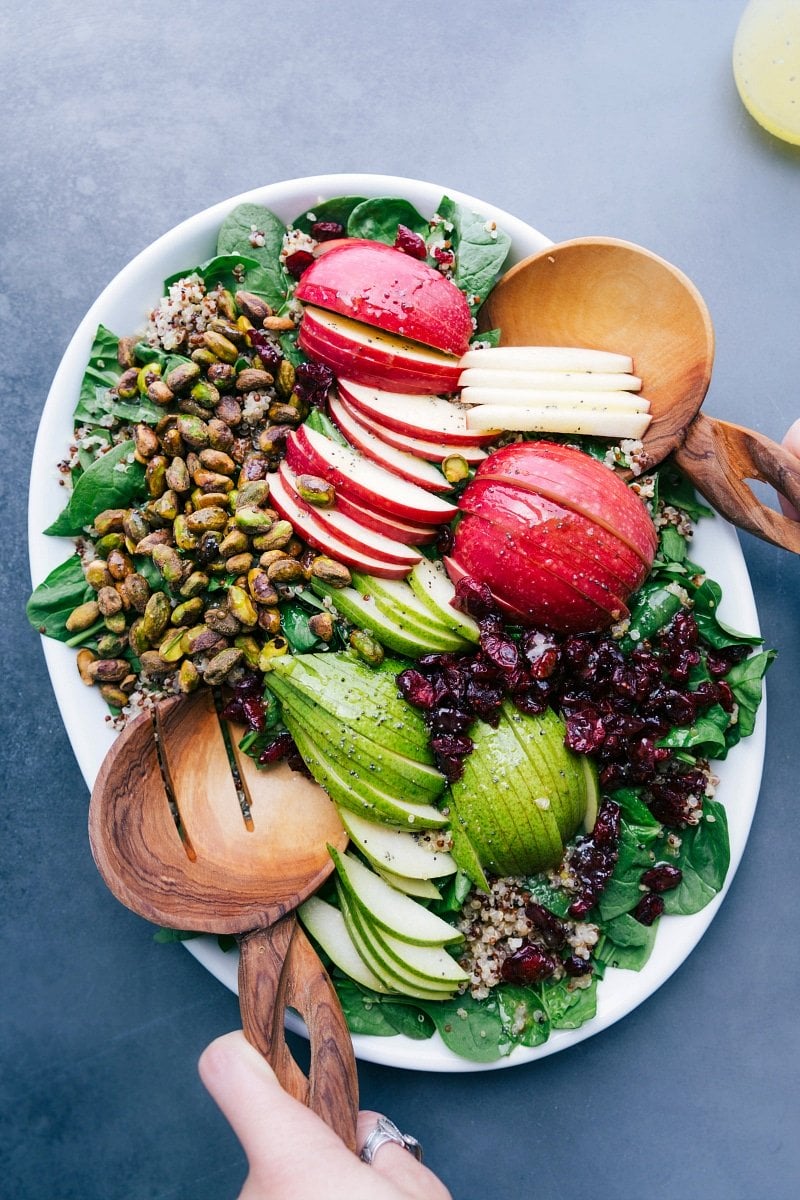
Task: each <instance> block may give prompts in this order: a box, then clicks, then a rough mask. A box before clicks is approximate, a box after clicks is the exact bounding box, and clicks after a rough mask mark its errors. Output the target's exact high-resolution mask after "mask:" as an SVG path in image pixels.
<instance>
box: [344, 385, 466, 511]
mask: <svg viewBox="0 0 800 1200" xmlns="http://www.w3.org/2000/svg"><path fill="white" fill-rule="evenodd" d="M328 412H329V413H330V415H331V417H332V419H333V420H334V422H335V423H336V425H337V426H338V428H339V432H340V433H342V434H344V436H345V437H346V438H347V440H348V442H349V443H350V445H351V446H355V448H356V450H360V451H361V453H362V454H366V456H367V458H371V459H372V461H373V462H376V463H380V465H381V466H382V467H385V468H386V470H387V471H392V472H393V473H394V474H395V475H399V476H400V478H401V479H408V480H409V481H410V482H411V483H416V484H417V485H418V486H419V487H422V488H427V490H428V491H430V492H449V491H450V488H451V485H450V484H449V483H448V482H447V480H446V479H445V477H444V475H443V474H442V472H441V471H440V470H439V469H438V468H437V467H434V466H432V465H431V463H429V462H425V460H424V459H420V458H417V457H416V456H415V455H413V454H409V453H407V451H405V450H398V449H397V447H396V446H390V445H389V443H388V442H385V441H384V440H383V439H382V438H380V437H378V435H377V434H376V433H373V432H372V431H371V430H370V429H368V428H367V427H366V425H363V424H362V423H361V421H359V420H358V418H357V417H354V416H353V415H352V413H351V412H349V411H348V410H347V409H346V408H345V407H344V405H343V404H342V402H341V401H340V400H339V399H338V397H336V396H330V397H329V398H328Z"/></svg>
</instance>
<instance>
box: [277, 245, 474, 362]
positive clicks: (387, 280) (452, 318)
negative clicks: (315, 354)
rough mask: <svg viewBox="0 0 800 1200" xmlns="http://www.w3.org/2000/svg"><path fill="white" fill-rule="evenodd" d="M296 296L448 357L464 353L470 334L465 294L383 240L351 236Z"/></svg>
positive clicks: (314, 269) (314, 268) (318, 263)
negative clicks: (441, 352)
mask: <svg viewBox="0 0 800 1200" xmlns="http://www.w3.org/2000/svg"><path fill="white" fill-rule="evenodd" d="M295 296H296V297H297V299H298V300H300V301H301V302H302V303H303V304H314V305H317V306H318V307H319V308H326V309H330V310H331V311H333V312H338V313H341V314H342V315H343V316H346V317H352V318H353V319H354V320H356V321H363V322H364V324H366V325H375V326H377V327H378V329H385V330H386V331H387V332H388V333H394V334H397V335H398V336H400V337H406V338H409V339H410V340H411V341H414V342H420V343H421V344H422V345H423V346H432V347H433V348H434V349H436V350H442V351H444V352H445V353H446V354H454V355H457V356H461V355H462V354H464V353H465V352H466V350H467V347H468V345H469V339H470V337H471V336H472V315H471V313H470V309H469V304H468V303H467V299H466V297H465V296H464V294H463V292H461V291H460V290H459V289H458V288H457V287H456V285H455V284H454V283H452V282H451V281H450V280H449V279H447V278H446V277H445V276H444V275H442V274H440V272H439V271H436V270H434V268H433V267H429V266H428V264H427V263H426V262H423V261H422V260H421V259H418V258H411V257H410V256H409V255H408V254H403V253H402V251H400V250H395V249H394V247H393V246H387V245H385V244H384V243H383V242H371V241H367V240H366V239H363V238H352V239H350V240H348V241H347V242H345V243H344V244H343V245H341V246H337V247H336V248H335V249H331V250H328V252H327V253H326V254H323V255H321V256H320V257H319V258H317V259H316V260H315V261H314V262H313V263H312V264H311V266H310V267H309V268H308V269H307V270H306V271H304V272H303V276H302V278H301V280H300V282H299V284H298V286H297V290H296V291H295Z"/></svg>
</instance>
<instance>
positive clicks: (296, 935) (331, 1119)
mask: <svg viewBox="0 0 800 1200" xmlns="http://www.w3.org/2000/svg"><path fill="white" fill-rule="evenodd" d="M239 950H240V958H239V1006H240V1008H241V1013H242V1025H243V1028H244V1033H245V1036H246V1038H247V1040H248V1041H249V1042H250V1043H251V1044H252V1045H253V1046H255V1047H256V1049H257V1050H258V1051H260V1053H261V1054H263V1055H264V1057H265V1058H266V1060H267V1062H268V1063H269V1064H270V1066H271V1067H272V1068H273V1070H274V1071H275V1074H276V1075H277V1077H278V1079H279V1081H280V1083H281V1085H282V1087H283V1088H285V1090H286V1091H287V1092H289V1094H290V1095H292V1096H294V1097H295V1099H297V1100H300V1101H301V1102H302V1103H303V1104H307V1105H308V1107H309V1108H311V1109H313V1111H314V1112H315V1113H317V1114H318V1116H320V1117H322V1119H323V1120H324V1121H326V1122H327V1124H328V1125H330V1127H331V1128H332V1129H333V1130H334V1131H335V1132H336V1133H338V1135H339V1137H340V1138H341V1139H342V1141H343V1142H344V1143H345V1145H347V1146H349V1147H350V1149H351V1150H355V1148H356V1118H357V1117H358V1075H357V1073H356V1062H355V1056H354V1054H353V1043H352V1040H351V1038H350V1032H349V1030H348V1028H347V1024H346V1022H345V1019H344V1014H343V1012H342V1006H341V1004H340V1003H339V998H338V996H337V995H336V991H335V990H334V987H333V984H332V983H331V980H330V977H329V975H328V972H327V971H326V970H325V968H324V967H323V965H322V963H321V962H320V960H319V958H318V957H317V955H316V953H315V952H314V949H313V947H312V946H311V943H310V942H309V940H308V938H307V937H306V935H305V934H304V932H303V930H302V929H301V928H300V926H299V924H298V923H297V918H296V916H295V914H294V912H290V913H288V914H287V915H286V916H285V917H282V918H281V920H280V921H277V922H276V923H275V924H274V925H271V926H270V927H269V928H268V929H258V930H255V932H253V933H247V934H244V935H243V936H242V937H241V938H240V939H239ZM287 1008H293V1009H295V1010H296V1011H297V1012H298V1013H299V1014H300V1016H301V1017H302V1018H303V1020H304V1021H305V1023H306V1027H307V1029H308V1034H309V1040H310V1043H311V1067H310V1070H309V1073H308V1078H306V1076H305V1075H304V1074H303V1072H302V1070H301V1069H300V1067H299V1066H298V1065H297V1063H296V1062H295V1060H294V1058H292V1055H291V1052H290V1050H289V1047H288V1046H287V1045H286V1037H285V1034H284V1019H285V1016H286V1009H287Z"/></svg>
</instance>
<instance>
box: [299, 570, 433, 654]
mask: <svg viewBox="0 0 800 1200" xmlns="http://www.w3.org/2000/svg"><path fill="white" fill-rule="evenodd" d="M311 587H312V588H313V590H314V591H315V592H316V593H317V595H318V596H329V597H330V600H331V603H332V604H333V606H334V608H335V609H336V610H337V611H338V612H340V613H341V614H342V616H343V617H346V619H347V620H348V621H351V622H352V624H353V625H357V626H358V627H359V628H360V629H367V630H369V632H370V633H372V634H374V636H375V637H376V638H377V639H378V641H379V642H380V643H381V645H383V646H387V647H388V648H389V649H390V650H394V651H395V652H396V653H397V654H404V655H405V656H406V657H407V658H419V657H420V655H422V654H431V653H442V652H444V651H447V650H452V648H453V646H452V637H451V635H450V634H448V633H444V634H442V635H439V634H437V633H434V632H430V633H427V632H422V631H420V629H419V627H418V626H415V625H413V624H412V623H410V622H407V621H405V622H404V621H401V620H398V619H396V618H392V617H388V616H387V615H386V614H385V613H384V612H382V611H381V609H380V608H379V607H378V605H377V604H376V603H375V600H374V599H372V598H371V597H368V596H362V595H361V594H360V593H359V592H357V591H356V590H355V588H351V587H344V588H334V587H331V586H330V584H327V583H323V582H322V580H320V579H312V580H311Z"/></svg>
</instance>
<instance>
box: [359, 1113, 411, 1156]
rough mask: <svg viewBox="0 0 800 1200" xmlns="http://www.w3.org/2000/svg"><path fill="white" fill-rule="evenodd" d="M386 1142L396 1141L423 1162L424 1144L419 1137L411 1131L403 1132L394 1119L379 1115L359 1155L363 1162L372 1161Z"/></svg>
mask: <svg viewBox="0 0 800 1200" xmlns="http://www.w3.org/2000/svg"><path fill="white" fill-rule="evenodd" d="M386 1142H395V1143H396V1144H397V1145H398V1146H402V1147H403V1149H404V1150H407V1151H408V1153H409V1154H413V1156H414V1158H415V1159H416V1160H417V1162H422V1146H420V1144H419V1142H418V1141H417V1139H416V1138H415V1137H412V1136H411V1134H410V1133H401V1132H400V1130H399V1129H398V1128H397V1126H396V1125H395V1123H394V1121H390V1120H389V1118H388V1117H378V1120H377V1121H376V1122H375V1128H374V1129H372V1130H371V1131H370V1133H369V1134H368V1135H367V1140H366V1141H365V1142H364V1145H363V1147H362V1149H361V1153H360V1154H359V1156H358V1157H359V1158H360V1159H361V1161H362V1162H365V1163H371V1162H372V1161H373V1159H374V1158H375V1155H376V1154H377V1153H378V1151H379V1150H380V1148H381V1146H383V1145H385V1143H386Z"/></svg>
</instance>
